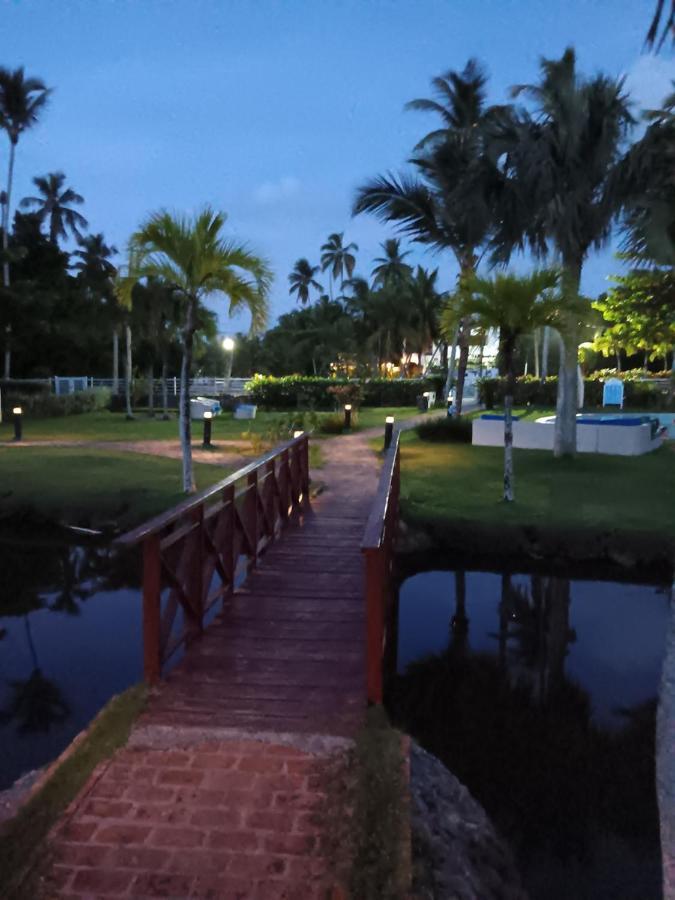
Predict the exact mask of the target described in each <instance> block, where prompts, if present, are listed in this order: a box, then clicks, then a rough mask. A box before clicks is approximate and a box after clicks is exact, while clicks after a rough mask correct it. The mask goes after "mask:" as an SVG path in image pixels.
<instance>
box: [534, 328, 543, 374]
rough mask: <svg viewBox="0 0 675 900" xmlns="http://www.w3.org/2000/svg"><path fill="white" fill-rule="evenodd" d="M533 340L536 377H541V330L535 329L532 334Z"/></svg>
mask: <svg viewBox="0 0 675 900" xmlns="http://www.w3.org/2000/svg"><path fill="white" fill-rule="evenodd" d="M532 339H533V341H534V377H535V378H540V377H541V374H540V373H541V366H540V365H539V329H538V328H535V329H534V332H533V333H532Z"/></svg>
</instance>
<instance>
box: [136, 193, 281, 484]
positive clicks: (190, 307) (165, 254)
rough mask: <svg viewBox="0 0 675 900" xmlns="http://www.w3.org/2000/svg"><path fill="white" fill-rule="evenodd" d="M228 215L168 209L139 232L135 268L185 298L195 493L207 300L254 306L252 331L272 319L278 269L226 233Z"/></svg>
mask: <svg viewBox="0 0 675 900" xmlns="http://www.w3.org/2000/svg"><path fill="white" fill-rule="evenodd" d="M225 219H226V216H225V213H218V212H215V211H214V210H213V209H211V208H210V207H205V208H204V209H202V210H201V212H199V213H197V214H196V215H195V216H193V217H192V218H187V217H185V216H179V215H172V214H171V213H168V212H166V211H160V212H157V213H153V214H152V215H151V216H149V217H148V218H147V219H146V220H145V222H143V223H142V225H141V227H140V228H139V230H138V231H137V232H136V233H135V234H134V235H133V237H132V240H131V246H132V248H133V252H134V259H133V261H132V267H131V271H132V273H133V275H134V276H135V277H136V278H147V277H150V276H154V277H156V278H158V279H160V280H162V281H163V282H164V283H165V284H166V285H167V286H169V287H171V288H172V289H173V291H174V296H175V297H176V298H177V299H180V301H181V305H182V311H183V320H182V321H183V324H182V349H183V358H182V363H181V373H180V438H181V445H182V454H183V490H184V491H185V492H186V493H189V492H191V491H194V489H195V483H194V477H193V472H192V447H191V423H190V373H191V370H192V350H193V343H194V336H195V332H196V330H197V328H198V323H199V313H200V308H201V305H202V303H203V302H204V300H206V298H207V297H210V296H212V295H214V294H221V295H224V296H225V297H227V298H228V300H229V309H230V313H232V312H235V311H237V310H239V309H244V308H245V309H248V310H249V312H250V313H251V319H252V326H251V327H252V329H253V330H258V329H260V328H262V327H263V326H264V324H265V321H266V319H267V296H268V292H269V287H270V283H271V280H272V273H271V271H270V269H269V266H268V264H267V262H266V261H265V260H263V259H262V258H261V257H259V256H256V255H255V254H254V253H252V252H251V251H250V250H248V249H247V248H246V247H245V246H244V245H242V244H240V243H238V242H236V241H232V240H228V239H226V238H224V237H223V236H222V234H221V232H222V228H223V225H224V224H225Z"/></svg>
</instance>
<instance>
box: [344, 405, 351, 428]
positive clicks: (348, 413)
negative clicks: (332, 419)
mask: <svg viewBox="0 0 675 900" xmlns="http://www.w3.org/2000/svg"><path fill="white" fill-rule="evenodd" d="M351 427H352V405H351V403H345V429H347V430H349V429H350V428H351Z"/></svg>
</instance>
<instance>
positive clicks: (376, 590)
mask: <svg viewBox="0 0 675 900" xmlns="http://www.w3.org/2000/svg"><path fill="white" fill-rule="evenodd" d="M350 440H353V439H352V438H341V439H340V441H339V442H335V446H336V447H337V445H342V448H343V449H344V455H345V459H343V460H342V468H341V469H340V467H339V466H338V467H337V470H336V477H335V478H334V479H332V483H331V484H330V487H329V490H327V491H326V492H325V493H323V494H321V495H320V496H319V497H318V498H316V499H315V500H314V501H312V502H310V478H309V438H308V436H307V435H306V434H302V435H300V436H298V437H296V438H295V439H294V440H292V441H289V442H288V443H286V444H283V445H282V446H280V447H277V448H276V449H275V450H273V451H272V452H270V453H269V454H267V455H266V456H263V457H262V458H261V459H258V460H256V461H255V462H253V463H251V464H250V465H248V466H246V467H245V468H243V469H240V470H239V471H238V472H235V473H234V474H233V475H231V476H230V477H228V478H226V479H225V480H224V481H221V482H220V483H219V484H216V485H215V486H213V487H211V488H209V489H208V490H206V491H203V492H202V493H200V494H197V495H196V496H194V497H191V498H190V499H188V500H186V501H185V502H184V503H182V504H181V505H180V506H178V507H176V508H175V509H173V510H170V511H169V512H167V513H165V514H164V515H161V516H158V517H157V518H155V519H153V520H151V521H149V522H147V523H145V524H144V525H142V526H140V527H139V528H137V529H135V530H134V531H132V532H130V533H128V534H126V535H125V536H124V537H122V538H121V539H120V543H121V544H123V545H124V546H126V547H130V546H135V545H141V547H142V553H143V647H144V669H145V678H146V681H147V682H149V683H150V684H152V685H154V686H155V687H156V690H154V691H153V692H152V697H151V700H150V703H149V705H148V709H147V711H146V712H145V714H144V720H143V724H145V725H167V726H178V727H185V726H197V727H223V728H235V729H241V730H252V731H256V732H260V731H265V732H276V733H279V732H291V733H303V732H311V733H313V734H327V735H343V736H351V735H353V734H354V733H355V731H356V730H357V729H358V727H359V726H360V724H361V722H362V720H363V714H364V710H365V709H366V706H367V703H368V702H380V701H381V700H382V662H383V656H384V651H385V646H386V643H387V629H386V624H385V623H386V621H387V607H388V598H389V595H390V578H391V564H392V543H393V538H394V532H395V529H396V525H397V520H398V499H399V442H398V434H396V436H395V439H394V441H393V443H392V446H391V448H390V450H389V451H388V452H387V454H386V456H385V460H384V464H383V467H382V470H381V474H380V477H379V481H378V479H377V475H376V474H375V472H374V470H373V467H374V462H373V460H372V454H369V453H368V451H367V448H366V445H365V442H364V441H363V440H361V441H360V442H357V443H355V444H354V447H353V448H352V453H351V456H350V454H349V444H348V442H349V441H350ZM364 453H365V455H366V456H367V457H369V458H368V459H365V460H364ZM360 466H361V467H363V466H365V467H366V468H367V475H368V477H364V473H363V471H362V470H359V467H360ZM394 639H395V636H394Z"/></svg>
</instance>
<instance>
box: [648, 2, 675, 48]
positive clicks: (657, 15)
mask: <svg viewBox="0 0 675 900" xmlns="http://www.w3.org/2000/svg"><path fill="white" fill-rule="evenodd" d="M666 3H667V0H656V7H655V9H654V15H653V16H652V21H651V22H650V24H649V31H648V32H647V39H646V44H647V46H648V47H654V46H655V47H656V49H657V51H658V50H660V49H661V47H663V44H664V43H665V40H666V38H667V37H668V35H670V38H671V40H673V39H675V0H670V12H668V13H667V14H666V17H665V21H664V13H665V11H666ZM661 22H663V28H662V30H661V37H659V29H661ZM657 38H658V43H657Z"/></svg>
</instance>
